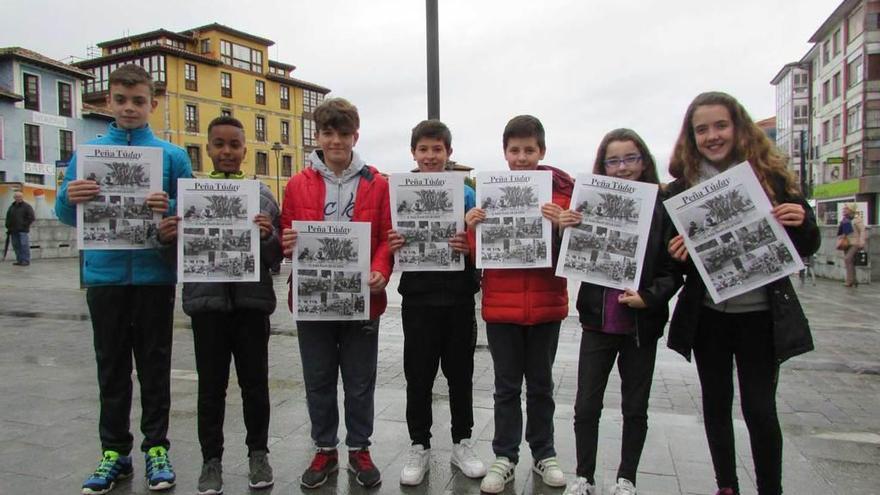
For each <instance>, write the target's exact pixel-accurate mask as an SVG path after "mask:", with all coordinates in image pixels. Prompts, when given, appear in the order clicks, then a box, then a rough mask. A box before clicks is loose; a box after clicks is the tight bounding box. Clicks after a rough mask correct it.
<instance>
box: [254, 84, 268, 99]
mask: <svg viewBox="0 0 880 495" xmlns="http://www.w3.org/2000/svg"><path fill="white" fill-rule="evenodd" d="M255 84H256V85H255V87H254V90H255V91H256V99H257V105H265V104H266V83H265V82H264V81H256V82H255Z"/></svg>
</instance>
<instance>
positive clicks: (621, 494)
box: [613, 478, 636, 495]
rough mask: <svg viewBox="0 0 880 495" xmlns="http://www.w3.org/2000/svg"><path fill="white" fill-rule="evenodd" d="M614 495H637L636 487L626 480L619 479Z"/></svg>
mask: <svg viewBox="0 0 880 495" xmlns="http://www.w3.org/2000/svg"><path fill="white" fill-rule="evenodd" d="M613 495H636V485H633V482H632V481H630V480H628V479H626V478H617V484H616V485H614V494H613Z"/></svg>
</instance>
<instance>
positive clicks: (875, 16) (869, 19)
mask: <svg viewBox="0 0 880 495" xmlns="http://www.w3.org/2000/svg"><path fill="white" fill-rule="evenodd" d="M865 29H867V30H870V31H876V30H878V29H880V12H871V13H869V14H868V15H867V16H865Z"/></svg>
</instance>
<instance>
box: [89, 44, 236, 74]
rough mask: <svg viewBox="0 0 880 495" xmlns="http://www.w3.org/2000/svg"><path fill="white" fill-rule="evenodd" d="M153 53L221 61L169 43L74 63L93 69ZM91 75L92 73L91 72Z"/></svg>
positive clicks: (217, 62) (204, 62)
mask: <svg viewBox="0 0 880 495" xmlns="http://www.w3.org/2000/svg"><path fill="white" fill-rule="evenodd" d="M151 53H167V54H170V55H175V56H178V57H180V58H185V59H188V60H194V61H196V62H201V63H203V64H210V65H220V61H219V60H216V59H213V58H211V57H206V56H204V55H200V54H198V53H195V52H191V51H187V50H181V49H180V48H175V47H173V46H168V45H161V44H160V45H150V46H145V47H142V48H135V49H134V50H128V51H124V52H119V53H113V54H110V55H104V56H102V57H97V58H90V59H88V60H81V61H79V62H74V65H75V66H77V67H80V68H82V69H91V68H92V67H98V66H100V65H104V64H106V63H108V62H116V61H119V60H127V59H134V58H138V57H139V56H141V55H145V54H151ZM89 75H90V76H91V74H89Z"/></svg>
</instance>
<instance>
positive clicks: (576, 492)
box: [565, 476, 596, 495]
mask: <svg viewBox="0 0 880 495" xmlns="http://www.w3.org/2000/svg"><path fill="white" fill-rule="evenodd" d="M565 495H596V487H595V486H593V485H591V484H590V482H589V481H587V479H586V478H584V477H583V476H578V477H577V479H576V480H574V483H573V484H572V485H569V487H568V489H567V490H565Z"/></svg>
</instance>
